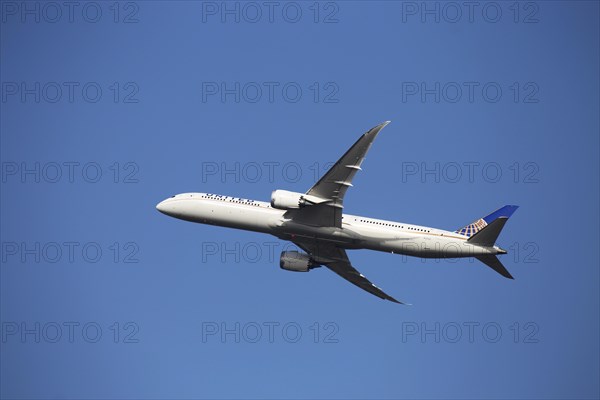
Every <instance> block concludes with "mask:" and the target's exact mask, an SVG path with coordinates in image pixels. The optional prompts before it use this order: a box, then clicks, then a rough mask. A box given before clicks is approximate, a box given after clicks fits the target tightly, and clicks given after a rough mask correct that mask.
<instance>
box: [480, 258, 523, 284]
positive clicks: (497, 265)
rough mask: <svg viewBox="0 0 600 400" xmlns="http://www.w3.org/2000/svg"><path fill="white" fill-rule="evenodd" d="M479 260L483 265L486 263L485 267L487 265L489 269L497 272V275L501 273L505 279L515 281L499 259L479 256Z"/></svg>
mask: <svg viewBox="0 0 600 400" xmlns="http://www.w3.org/2000/svg"><path fill="white" fill-rule="evenodd" d="M477 259H478V260H479V261H481V262H482V263H484V264H485V265H487V266H488V267H490V268H491V269H493V270H494V271H496V272H497V273H499V274H500V275H502V276H503V277H505V278H508V279H515V278H513V276H512V275H511V274H510V272H508V270H507V269H506V268H504V265H502V263H501V262H500V260H498V257H496V256H491V255H490V256H478V257H477Z"/></svg>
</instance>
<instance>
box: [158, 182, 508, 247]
mask: <svg viewBox="0 0 600 400" xmlns="http://www.w3.org/2000/svg"><path fill="white" fill-rule="evenodd" d="M157 209H158V210H159V211H160V212H162V213H164V214H167V215H169V216H172V217H175V218H179V219H183V220H186V221H192V222H197V223H202V224H209V225H218V226H224V227H229V228H236V229H243V230H248V231H254V232H262V233H268V234H271V235H274V236H277V237H279V238H280V239H284V240H294V238H298V239H317V240H318V241H321V242H329V243H334V244H335V245H336V246H337V247H340V248H344V249H370V250H377V251H384V252H389V253H395V254H404V255H408V256H416V257H426V258H454V257H473V256H478V255H489V254H504V253H505V251H504V250H502V249H500V248H498V247H497V246H493V247H483V246H478V245H473V244H470V243H469V242H468V241H467V239H468V237H467V236H464V235H461V234H458V233H456V232H451V231H445V230H441V229H435V228H430V227H426V226H419V225H410V224H405V223H402V222H394V221H385V220H380V219H374V218H367V217H360V216H356V215H349V214H343V217H342V227H341V228H336V227H317V226H310V225H305V224H299V223H296V222H293V221H291V220H290V219H289V218H286V216H285V214H286V212H287V211H286V210H280V209H277V208H273V207H271V204H270V203H266V202H262V201H256V200H248V199H242V198H236V197H229V196H221V195H215V194H208V193H183V194H178V195H176V196H173V197H171V198H168V199H166V200H164V201H162V202H161V203H159V204H158V205H157Z"/></svg>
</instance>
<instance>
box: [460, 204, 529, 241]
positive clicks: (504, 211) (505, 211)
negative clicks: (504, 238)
mask: <svg viewBox="0 0 600 400" xmlns="http://www.w3.org/2000/svg"><path fill="white" fill-rule="evenodd" d="M517 208H519V206H504V207H502V208H500V209H498V210H496V211H494V212H493V213H491V214H489V215H486V216H485V217H483V218H480V219H478V220H477V221H475V222H473V223H471V224H469V225H467V226H465V227H464V228H461V229H459V230H457V231H456V233H459V234H461V235H465V236H468V237H471V236H473V235H474V234H476V233H477V232H479V231H480V230H482V229H483V228H485V227H486V226H488V225H489V224H491V223H492V222H493V221H495V220H496V219H498V218H501V217H503V218H510V216H511V215H513V213H514V212H515V211H516V210H517Z"/></svg>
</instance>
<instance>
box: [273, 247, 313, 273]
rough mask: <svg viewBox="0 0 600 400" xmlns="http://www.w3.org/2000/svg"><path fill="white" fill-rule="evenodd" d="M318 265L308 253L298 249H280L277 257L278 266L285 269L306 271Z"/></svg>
mask: <svg viewBox="0 0 600 400" xmlns="http://www.w3.org/2000/svg"><path fill="white" fill-rule="evenodd" d="M318 266H319V265H317V264H315V263H314V262H313V260H311V258H310V257H309V256H308V254H306V253H301V252H299V251H282V252H281V257H280V258H279V267H280V268H281V269H285V270H286V271H294V272H308V271H309V270H311V269H313V268H315V267H318Z"/></svg>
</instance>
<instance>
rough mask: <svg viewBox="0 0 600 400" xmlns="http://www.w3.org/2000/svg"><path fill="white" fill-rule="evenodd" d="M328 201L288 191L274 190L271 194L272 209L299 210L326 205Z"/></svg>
mask: <svg viewBox="0 0 600 400" xmlns="http://www.w3.org/2000/svg"><path fill="white" fill-rule="evenodd" d="M327 201H328V200H327V199H322V198H320V197H317V196H312V195H310V194H302V193H296V192H288V191H287V190H274V191H273V193H271V207H273V208H278V209H280V210H292V209H298V208H302V207H304V206H310V205H313V204H320V203H326V202H327Z"/></svg>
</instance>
